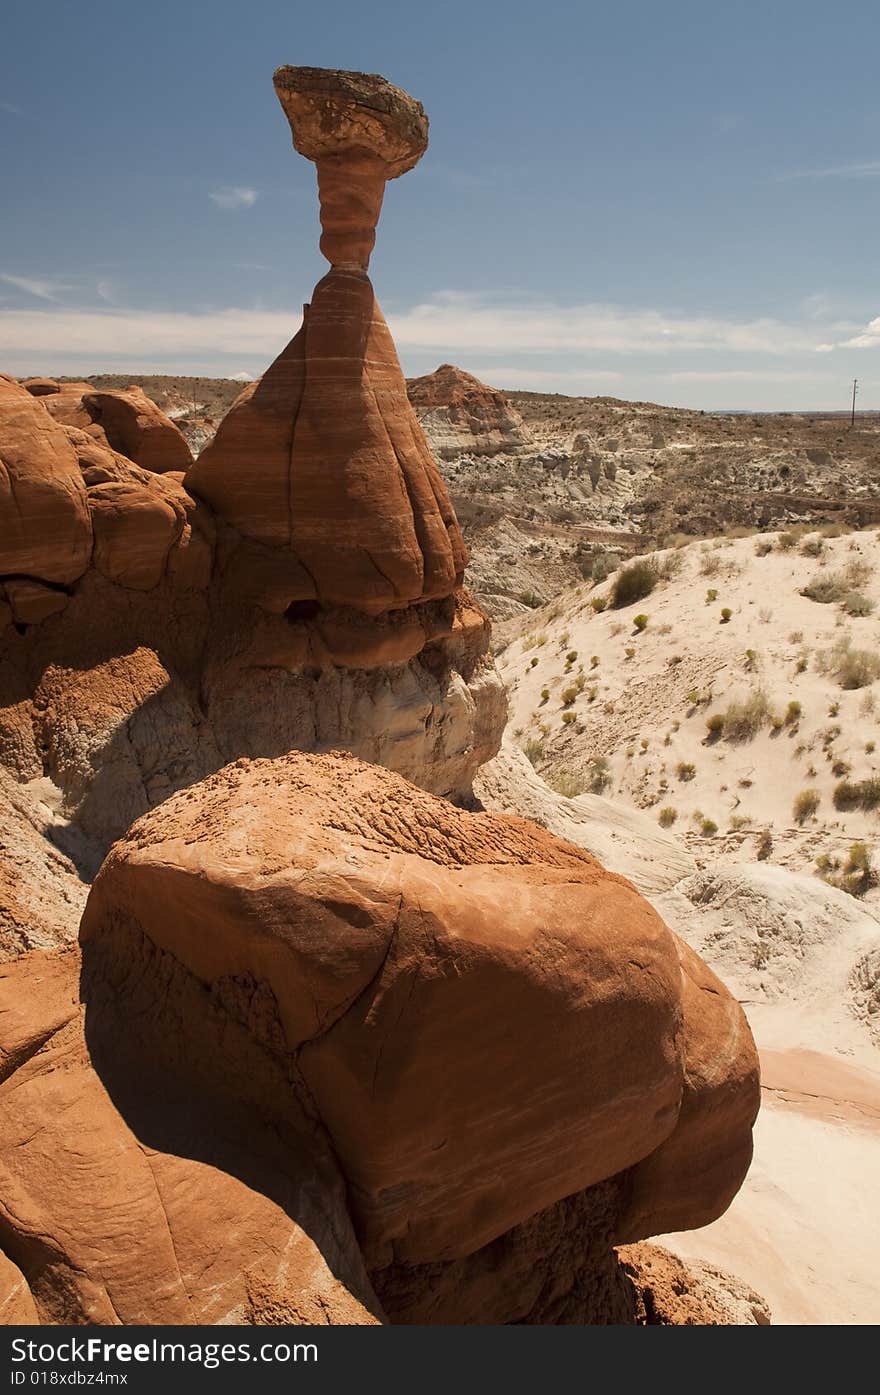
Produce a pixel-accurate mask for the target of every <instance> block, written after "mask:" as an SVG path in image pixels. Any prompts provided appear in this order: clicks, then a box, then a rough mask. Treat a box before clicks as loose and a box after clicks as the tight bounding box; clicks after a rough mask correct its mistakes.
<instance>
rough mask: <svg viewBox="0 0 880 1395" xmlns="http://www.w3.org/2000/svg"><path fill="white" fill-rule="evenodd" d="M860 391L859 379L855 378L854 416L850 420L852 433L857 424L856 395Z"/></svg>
mask: <svg viewBox="0 0 880 1395" xmlns="http://www.w3.org/2000/svg"><path fill="white" fill-rule="evenodd" d="M858 390H859V380H858V378H853V401H852V416H851V417H850V419H849V427H850V431H851V430H852V428H853V427H854V426H855V424H856V393H857V392H858Z"/></svg>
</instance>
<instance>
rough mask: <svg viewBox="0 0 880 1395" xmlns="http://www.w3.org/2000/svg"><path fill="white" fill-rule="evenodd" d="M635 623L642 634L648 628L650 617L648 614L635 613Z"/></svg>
mask: <svg viewBox="0 0 880 1395" xmlns="http://www.w3.org/2000/svg"><path fill="white" fill-rule="evenodd" d="M633 624H634V625H635V627H636V629H637V630H638V632H639V634H641V632H642V630H646V629H647V628H648V617H647V615H635V616H633Z"/></svg>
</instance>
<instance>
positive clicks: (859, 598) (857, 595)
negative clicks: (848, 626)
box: [840, 591, 874, 619]
mask: <svg viewBox="0 0 880 1395" xmlns="http://www.w3.org/2000/svg"><path fill="white" fill-rule="evenodd" d="M840 604H841V606H842V607H843V609H844V610H845V611H846V613H847V615H851V616H853V618H854V619H863V618H864V616H866V615H870V614H871V612H872V610H873V609H874V602H873V601H872V600H871V598H870V596H863V595H862V593H861V592H860V591H847V593H846V595H845V596H844V597H843V599H842V600H841V602H840Z"/></svg>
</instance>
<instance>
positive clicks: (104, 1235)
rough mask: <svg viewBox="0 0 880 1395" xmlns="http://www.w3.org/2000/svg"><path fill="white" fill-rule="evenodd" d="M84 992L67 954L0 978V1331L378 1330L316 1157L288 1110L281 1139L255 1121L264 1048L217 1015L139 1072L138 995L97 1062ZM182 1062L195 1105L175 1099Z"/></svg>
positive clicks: (17, 967) (333, 1183) (334, 1176)
mask: <svg viewBox="0 0 880 1395" xmlns="http://www.w3.org/2000/svg"><path fill="white" fill-rule="evenodd" d="M140 967H141V970H142V971H143V969H144V966H143V965H142V966H140ZM130 969H131V971H132V973H133V975H134V974H135V973H136V972H137V969H136V966H135V965H134V964H132V965H130ZM78 978H79V957H78V955H77V954H76V953H75V952H70V951H68V952H67V953H65V954H61V955H40V954H33V955H30V956H28V957H27V958H25V959H21V960H19V961H17V962H16V963H15V964H11V965H5V966H3V968H2V969H0V1105H2V1106H3V1107H2V1108H0V1118H2V1123H0V1246H2V1250H3V1251H4V1252H5V1256H7V1257H8V1259H7V1266H8V1272H7V1273H6V1274H4V1272H3V1271H2V1270H0V1285H2V1283H3V1280H4V1278H5V1279H6V1282H7V1284H8V1289H7V1303H8V1309H7V1311H6V1312H3V1309H0V1312H3V1316H4V1320H6V1321H18V1322H34V1321H40V1322H43V1323H53V1324H54V1323H99V1324H109V1325H116V1324H120V1323H122V1324H126V1325H128V1324H134V1323H145V1324H155V1323H175V1324H177V1323H259V1324H263V1323H297V1324H299V1323H318V1324H325V1323H340V1322H342V1323H370V1322H375V1321H376V1317H375V1316H374V1314H375V1313H377V1312H378V1311H379V1310H378V1304H377V1302H376V1299H375V1296H374V1295H373V1293H372V1290H371V1288H370V1285H369V1282H368V1280H367V1278H366V1275H365V1273H364V1270H363V1264H362V1262H361V1260H360V1256H359V1254H358V1249H357V1245H356V1243H355V1241H354V1237H353V1235H352V1233H351V1225H350V1222H349V1220H348V1216H347V1213H346V1209H345V1197H344V1190H343V1185H342V1179H341V1178H340V1176H339V1173H338V1171H337V1169H336V1168H335V1165H334V1163H333V1160H332V1158H331V1157H330V1156H329V1153H328V1151H327V1148H326V1145H323V1144H322V1142H321V1139H320V1137H319V1136H318V1134H317V1132H316V1130H315V1127H314V1125H313V1124H311V1123H310V1122H309V1120H308V1119H307V1117H306V1115H305V1114H304V1113H302V1112H300V1113H299V1115H298V1116H297V1115H296V1112H295V1110H294V1109H293V1108H290V1109H288V1113H287V1121H286V1126H285V1128H284V1130H283V1133H282V1134H281V1135H279V1134H278V1133H277V1132H275V1131H273V1130H272V1129H270V1128H267V1127H266V1126H265V1125H264V1124H263V1123H261V1122H260V1118H259V1112H258V1110H257V1108H256V1107H255V1097H258V1095H259V1093H260V1092H261V1091H266V1092H269V1093H271V1092H272V1091H273V1090H277V1089H284V1088H285V1085H286V1082H284V1081H283V1080H281V1079H280V1078H278V1076H277V1069H275V1078H273V1067H272V1064H271V1062H269V1061H268V1060H267V1059H266V1057H265V1054H264V1053H261V1051H260V1049H259V1047H258V1046H256V1044H255V1043H253V1042H251V1041H249V1039H248V1038H247V1036H246V1034H245V1033H244V1032H242V1031H241V1030H240V1029H238V1028H236V1026H235V1024H234V1023H232V1022H230V1021H229V1020H228V1019H227V1018H222V1019H221V1017H219V1016H215V1018H214V1020H213V1023H212V1022H211V1020H209V1019H206V1018H202V1019H201V1020H200V1021H199V1022H198V1023H197V1024H195V1027H194V1030H193V1031H192V1032H190V1033H187V1034H184V1035H183V1036H181V1035H180V1034H179V1033H172V1034H170V1037H169V1041H168V1043H167V1046H168V1052H166V1058H165V1059H164V1060H163V1061H162V1069H156V1068H154V1067H151V1065H150V1063H149V1061H148V1060H147V1058H146V1055H145V1054H144V1055H143V1056H142V1058H141V1059H140V1060H139V1062H138V1064H137V1068H136V1069H135V1068H134V1066H133V1061H132V1046H133V1045H134V1043H135V1042H136V1041H137V1036H138V1028H137V1010H138V1006H139V1004H138V1000H137V995H136V992H132V993H131V994H130V995H129V996H128V998H127V1002H126V1012H125V1014H124V1020H119V1021H118V1022H117V1041H116V1045H115V1047H114V1048H113V1049H112V1050H111V1051H110V1052H109V1056H110V1057H111V1058H112V1059H108V1060H103V1059H102V1057H101V1050H100V1046H98V1047H97V1048H91V1049H90V1047H89V1046H88V1045H87V1043H86V1040H85V1036H84V1031H83V1016H82V1009H81V1006H80V1004H79V993H78ZM181 992H182V993H183V996H181V997H179V998H177V1000H176V1003H175V1004H174V1006H175V1007H176V1008H177V1010H178V1011H180V1012H182V1013H184V1014H186V1015H188V1014H189V1013H190V1012H191V1011H192V1006H193V1004H192V1002H191V1001H190V999H188V998H187V996H186V992H185V987H184V988H182V989H181ZM166 1006H169V1007H170V1006H171V1002H170V1001H169V1002H168V1003H166ZM111 1010H112V1005H108V1011H111ZM182 1020H186V1016H184V1018H183V1019H182ZM230 1033H231V1035H230ZM230 1048H231V1049H230ZM175 1052H176V1053H177V1054H178V1055H183V1056H185V1057H186V1060H187V1065H188V1077H187V1078H188V1084H189V1085H190V1086H191V1087H194V1088H192V1093H189V1091H186V1092H182V1091H180V1090H179V1089H178V1088H177V1086H176V1084H175V1081H176V1079H177V1075H176V1072H175V1069H174V1065H175V1063H174V1054H175ZM169 1053H170V1054H169ZM224 1054H225V1055H227V1056H228V1059H227V1061H226V1065H225V1067H224V1070H223V1072H222V1090H223V1094H222V1106H221V1105H220V1102H219V1100H218V1098H217V1088H218V1085H219V1084H220V1076H218V1074H217V1072H216V1070H215V1069H214V1067H215V1066H216V1062H217V1060H219V1059H222V1057H223V1056H224ZM96 1062H98V1063H99V1064H100V1065H101V1067H102V1069H101V1071H100V1073H99V1072H98V1071H97V1070H96V1069H95V1063H96ZM199 1073H201V1080H200V1086H199ZM13 1097H14V1105H13V1104H12V1101H13ZM7 1106H8V1107H7ZM22 1281H23V1282H24V1284H25V1285H26V1287H23V1282H22ZM0 1302H2V1288H0Z"/></svg>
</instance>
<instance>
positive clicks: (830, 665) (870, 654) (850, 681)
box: [819, 637, 880, 690]
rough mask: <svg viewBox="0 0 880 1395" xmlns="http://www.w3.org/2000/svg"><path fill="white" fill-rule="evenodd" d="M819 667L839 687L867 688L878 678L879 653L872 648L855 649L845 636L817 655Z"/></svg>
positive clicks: (879, 667)
mask: <svg viewBox="0 0 880 1395" xmlns="http://www.w3.org/2000/svg"><path fill="white" fill-rule="evenodd" d="M819 668H820V670H821V672H823V673H830V674H832V675H833V676H834V677H835V678H836V679H837V682H838V683H839V684H840V686H841V688H844V689H847V690H851V689H853V688H867V687H868V685H869V684H871V683H874V682H875V681H876V679H877V678H880V654H878V653H877V652H876V650H873V649H856V648H855V647H854V646H853V644H852V641H851V640H850V639H849V638H848V637H847V638H843V639H839V640H838V641H837V642H836V644H834V646H833V647H832V648H831V649H830V650H828V651H827V652H826V653H825V654H822V655H820V656H819Z"/></svg>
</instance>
